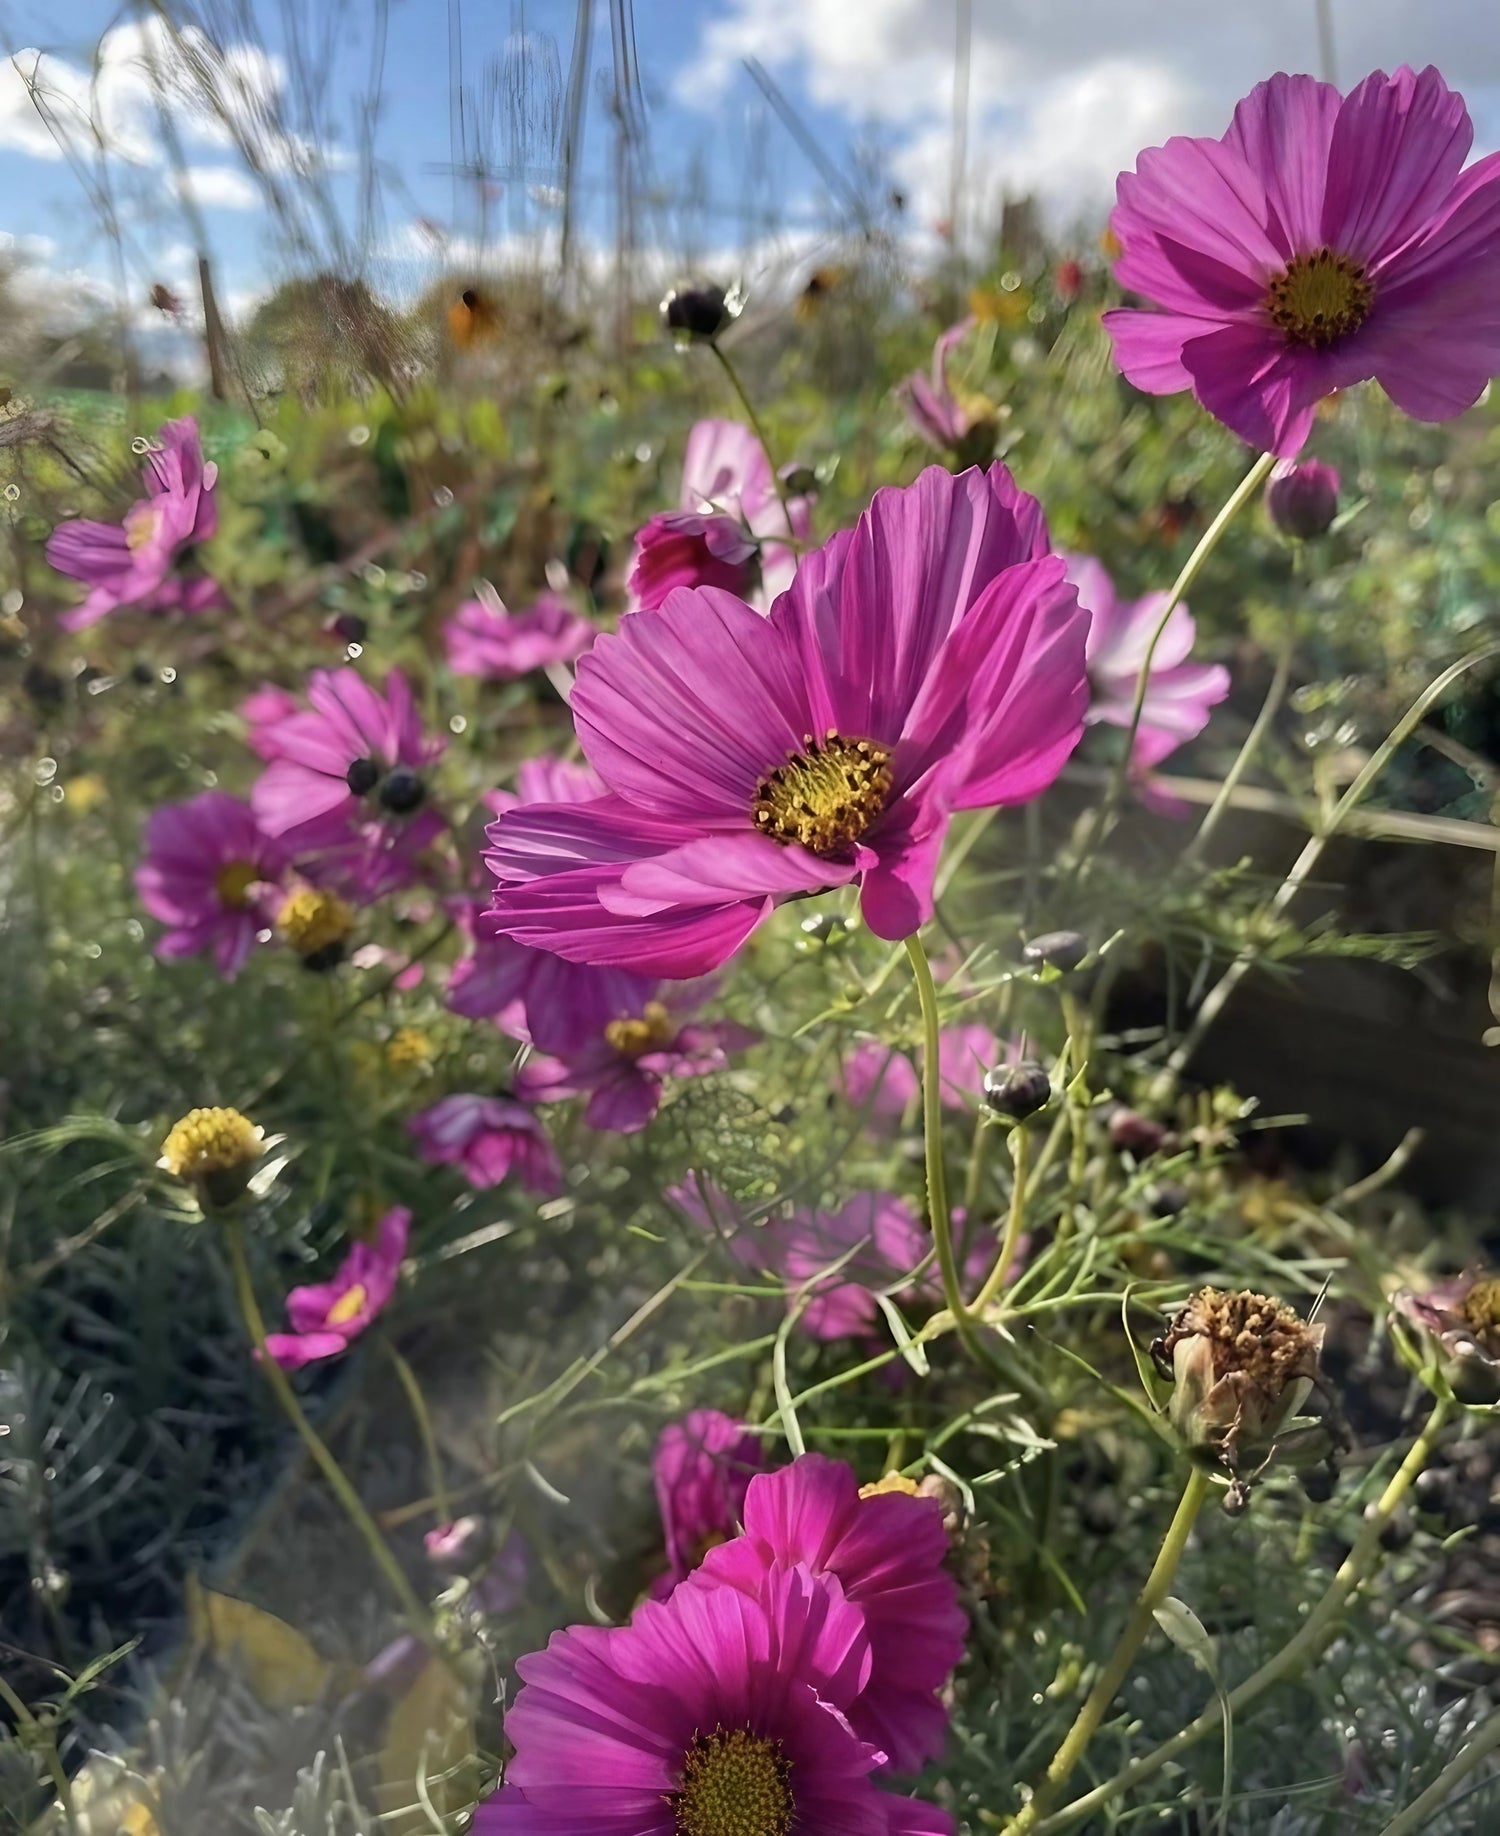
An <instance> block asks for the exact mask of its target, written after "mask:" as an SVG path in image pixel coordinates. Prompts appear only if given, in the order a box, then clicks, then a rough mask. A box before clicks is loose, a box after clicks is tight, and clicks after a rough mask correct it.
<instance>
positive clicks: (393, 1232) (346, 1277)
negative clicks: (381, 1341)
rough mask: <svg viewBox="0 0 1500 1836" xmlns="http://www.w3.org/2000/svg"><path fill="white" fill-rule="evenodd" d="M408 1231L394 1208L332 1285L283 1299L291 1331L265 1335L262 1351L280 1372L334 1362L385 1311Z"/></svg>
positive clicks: (405, 1214) (402, 1210)
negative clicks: (307, 1365) (317, 1362)
mask: <svg viewBox="0 0 1500 1836" xmlns="http://www.w3.org/2000/svg"><path fill="white" fill-rule="evenodd" d="M410 1230H411V1213H410V1212H409V1211H408V1210H407V1209H406V1207H405V1206H404V1205H396V1206H393V1207H392V1209H391V1210H389V1211H388V1212H386V1214H385V1216H384V1217H383V1218H382V1219H381V1220H380V1224H379V1226H378V1228H377V1230H376V1233H375V1238H374V1241H373V1242H369V1243H364V1242H360V1243H356V1244H354V1246H353V1247H352V1248H351V1249H350V1251H349V1254H348V1255H347V1256H346V1257H345V1258H344V1260H343V1261H342V1262H341V1263H340V1264H339V1267H338V1270H337V1272H336V1273H335V1274H334V1276H333V1277H332V1279H331V1280H328V1281H321V1282H315V1283H313V1284H312V1285H311V1286H309V1287H305V1288H293V1289H292V1291H291V1293H290V1294H288V1295H287V1297H286V1316H287V1319H288V1321H289V1322H290V1324H291V1331H290V1332H268V1333H267V1334H266V1350H267V1351H268V1352H269V1353H270V1354H271V1356H272V1357H273V1358H274V1359H275V1361H276V1362H277V1363H278V1364H279V1365H280V1366H281V1368H282V1369H283V1370H284V1371H294V1370H296V1369H298V1367H299V1366H301V1365H304V1364H311V1363H313V1362H314V1361H315V1360H316V1359H319V1358H334V1357H337V1356H338V1354H339V1353H340V1352H341V1351H345V1350H347V1348H348V1346H349V1343H350V1341H351V1340H352V1339H357V1338H358V1337H359V1335H360V1334H361V1333H362V1332H363V1331H364V1330H365V1328H366V1327H367V1326H368V1325H369V1324H370V1323H371V1321H372V1320H374V1319H375V1318H376V1317H377V1316H378V1315H379V1314H381V1313H383V1312H384V1310H385V1308H386V1306H387V1305H388V1304H389V1302H390V1298H391V1296H392V1295H393V1294H394V1293H395V1292H396V1282H397V1279H398V1277H399V1275H400V1273H401V1259H402V1257H403V1256H405V1254H406V1242H407V1236H408V1234H409V1232H410Z"/></svg>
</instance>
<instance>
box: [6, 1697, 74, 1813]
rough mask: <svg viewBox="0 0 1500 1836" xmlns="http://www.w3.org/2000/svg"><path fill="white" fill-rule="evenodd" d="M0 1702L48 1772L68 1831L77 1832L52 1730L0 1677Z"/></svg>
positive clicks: (69, 1789)
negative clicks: (40, 1757)
mask: <svg viewBox="0 0 1500 1836" xmlns="http://www.w3.org/2000/svg"><path fill="white" fill-rule="evenodd" d="M0 1702H3V1703H4V1704H5V1706H6V1707H7V1708H8V1709H9V1710H10V1712H11V1714H12V1715H14V1716H15V1718H16V1728H17V1730H18V1732H19V1733H20V1735H21V1738H22V1740H23V1741H24V1742H26V1743H27V1744H28V1745H30V1746H31V1747H32V1750H33V1751H34V1752H38V1753H40V1754H41V1756H42V1764H43V1765H44V1766H45V1767H46V1768H47V1775H48V1777H49V1778H50V1779H51V1780H52V1789H53V1790H54V1791H55V1792H56V1793H57V1805H58V1809H59V1810H61V1812H62V1814H63V1818H64V1820H65V1822H66V1823H67V1827H68V1829H69V1831H74V1832H76V1830H77V1828H78V1819H77V1816H76V1813H75V1811H74V1806H73V1786H72V1782H71V1780H70V1779H69V1778H68V1770H67V1767H66V1766H64V1765H63V1763H62V1756H61V1754H60V1753H59V1752H58V1750H57V1741H56V1740H55V1738H54V1737H53V1733H52V1730H51V1728H50V1727H46V1726H44V1725H43V1724H42V1723H41V1722H40V1721H39V1720H38V1719H37V1717H36V1716H35V1715H34V1714H32V1712H31V1710H30V1709H29V1708H28V1707H27V1706H26V1704H25V1702H23V1701H22V1699H21V1698H20V1696H18V1695H17V1694H16V1692H15V1690H13V1689H12V1688H11V1686H10V1685H9V1683H7V1682H6V1680H5V1678H4V1677H3V1676H0Z"/></svg>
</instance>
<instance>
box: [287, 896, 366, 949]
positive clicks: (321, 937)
mask: <svg viewBox="0 0 1500 1836" xmlns="http://www.w3.org/2000/svg"><path fill="white" fill-rule="evenodd" d="M276 926H277V929H278V930H279V931H280V932H281V934H282V936H283V937H284V938H285V939H286V940H287V942H288V943H289V944H290V945H291V946H292V948H293V949H294V950H295V951H296V952H297V954H298V955H299V956H317V955H318V954H319V953H320V952H321V951H324V950H328V949H331V948H332V947H333V946H334V945H336V944H341V943H343V942H344V941H345V940H346V939H347V938H348V937H349V935H350V934H351V932H352V931H353V929H354V908H353V906H351V905H346V904H345V903H344V901H343V900H342V899H341V898H339V896H338V894H337V893H331V892H325V891H323V890H322V888H321V887H317V886H299V887H298V888H297V890H296V892H294V893H290V894H289V895H288V896H287V898H286V901H285V902H284V904H283V905H282V908H281V910H280V911H279V912H278V913H277V915H276Z"/></svg>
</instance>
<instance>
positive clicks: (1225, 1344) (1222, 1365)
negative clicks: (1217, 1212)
mask: <svg viewBox="0 0 1500 1836" xmlns="http://www.w3.org/2000/svg"><path fill="white" fill-rule="evenodd" d="M1322 1347H1323V1328H1322V1327H1321V1326H1310V1325H1309V1324H1308V1323H1307V1321H1305V1320H1304V1319H1303V1318H1302V1317H1301V1316H1300V1315H1299V1314H1298V1313H1297V1312H1296V1311H1295V1310H1294V1309H1293V1308H1291V1307H1288V1306H1287V1305H1286V1303H1285V1302H1284V1301H1279V1300H1273V1299H1272V1298H1271V1297H1270V1296H1269V1295H1266V1294H1252V1293H1251V1292H1249V1290H1248V1289H1241V1290H1239V1291H1238V1292H1236V1293H1233V1294H1226V1293H1224V1292H1222V1291H1221V1290H1220V1289H1218V1288H1204V1289H1202V1290H1201V1291H1200V1292H1199V1293H1197V1294H1195V1295H1194V1296H1193V1298H1192V1299H1191V1300H1190V1301H1189V1302H1188V1303H1187V1305H1186V1306H1185V1307H1184V1308H1183V1309H1182V1311H1181V1312H1180V1313H1179V1314H1178V1315H1177V1317H1176V1318H1175V1319H1174V1320H1173V1321H1172V1325H1171V1327H1170V1329H1169V1330H1168V1332H1167V1334H1166V1336H1165V1338H1163V1339H1160V1340H1158V1341H1157V1344H1156V1346H1155V1347H1153V1350H1154V1351H1155V1353H1156V1356H1157V1359H1158V1362H1159V1363H1160V1364H1161V1366H1162V1368H1163V1369H1164V1370H1167V1371H1170V1374H1171V1377H1172V1383H1173V1389H1172V1402H1171V1407H1170V1411H1169V1413H1170V1415H1171V1418H1172V1423H1173V1426H1174V1427H1175V1428H1176V1429H1177V1431H1178V1433H1179V1434H1180V1435H1181V1436H1182V1438H1183V1440H1184V1441H1185V1442H1186V1443H1187V1445H1188V1448H1189V1450H1190V1451H1191V1452H1192V1454H1193V1456H1194V1458H1196V1459H1200V1460H1208V1461H1210V1462H1211V1463H1212V1464H1213V1465H1215V1466H1219V1467H1222V1468H1224V1469H1225V1470H1226V1471H1228V1472H1229V1473H1232V1474H1235V1475H1238V1474H1239V1473H1240V1472H1241V1471H1242V1470H1243V1469H1245V1468H1253V1467H1255V1466H1257V1465H1259V1464H1262V1463H1264V1461H1265V1460H1267V1459H1268V1458H1269V1457H1270V1454H1271V1452H1272V1450H1273V1448H1274V1447H1275V1444H1276V1440H1277V1437H1278V1435H1280V1434H1281V1433H1282V1431H1283V1430H1284V1429H1285V1428H1286V1427H1287V1425H1288V1424H1289V1423H1290V1422H1291V1421H1292V1418H1293V1417H1294V1416H1295V1415H1296V1414H1297V1412H1298V1411H1299V1409H1300V1408H1301V1407H1302V1404H1303V1403H1304V1402H1305V1401H1306V1400H1307V1396H1308V1393H1309V1391H1310V1390H1311V1389H1312V1387H1313V1385H1314V1384H1315V1383H1316V1382H1317V1381H1318V1377H1319V1369H1318V1358H1319V1354H1320V1353H1321V1351H1322Z"/></svg>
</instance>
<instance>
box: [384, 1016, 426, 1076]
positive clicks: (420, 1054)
mask: <svg viewBox="0 0 1500 1836" xmlns="http://www.w3.org/2000/svg"><path fill="white" fill-rule="evenodd" d="M385 1061H386V1063H387V1064H388V1065H389V1066H390V1067H391V1069H392V1070H393V1071H425V1070H426V1068H427V1067H428V1065H430V1064H431V1063H432V1040H431V1038H430V1037H429V1036H428V1035H427V1034H426V1033H424V1032H423V1031H422V1029H421V1027H419V1026H398V1027H397V1028H396V1030H395V1032H394V1033H392V1034H391V1036H390V1038H389V1040H387V1042H386V1048H385Z"/></svg>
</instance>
